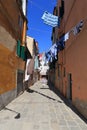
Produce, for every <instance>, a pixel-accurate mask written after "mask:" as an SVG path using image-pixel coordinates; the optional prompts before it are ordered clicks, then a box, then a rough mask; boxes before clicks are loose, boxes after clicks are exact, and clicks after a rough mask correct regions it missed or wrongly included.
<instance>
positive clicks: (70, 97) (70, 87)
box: [67, 73, 72, 100]
mask: <svg viewBox="0 0 87 130" xmlns="http://www.w3.org/2000/svg"><path fill="white" fill-rule="evenodd" d="M67 78H68V86H67V98H68V99H69V100H72V74H71V73H68V76H67Z"/></svg>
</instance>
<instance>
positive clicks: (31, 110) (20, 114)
mask: <svg viewBox="0 0 87 130" xmlns="http://www.w3.org/2000/svg"><path fill="white" fill-rule="evenodd" d="M0 130H87V124H86V121H83V120H82V118H80V117H79V116H78V115H77V114H76V113H75V112H74V111H73V110H72V109H71V108H70V107H69V106H68V105H66V103H65V102H64V100H62V98H61V96H59V95H57V94H55V93H54V92H53V91H52V89H51V88H50V87H49V86H48V85H47V82H46V80H44V79H42V80H40V81H38V82H36V83H35V84H34V85H33V86H31V87H30V88H29V89H28V90H27V91H25V92H24V93H23V94H22V95H20V96H19V97H17V98H16V99H15V100H13V101H12V102H11V103H9V104H8V105H7V106H6V107H5V108H4V109H3V110H1V111H0Z"/></svg>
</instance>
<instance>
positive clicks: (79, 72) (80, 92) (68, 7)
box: [55, 0, 87, 118]
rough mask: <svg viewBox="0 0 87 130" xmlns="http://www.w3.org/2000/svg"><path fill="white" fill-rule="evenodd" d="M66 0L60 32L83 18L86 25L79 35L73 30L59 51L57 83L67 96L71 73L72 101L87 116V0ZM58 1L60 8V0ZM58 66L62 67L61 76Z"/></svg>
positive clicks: (70, 27)
mask: <svg viewBox="0 0 87 130" xmlns="http://www.w3.org/2000/svg"><path fill="white" fill-rule="evenodd" d="M64 1H65V9H64V16H63V19H62V21H61V22H62V23H61V27H60V29H59V34H60V32H65V33H67V32H68V31H70V30H71V29H72V28H73V27H74V26H76V25H77V24H78V23H79V22H80V21H81V20H84V25H83V28H82V31H81V32H80V33H78V34H77V35H74V34H73V32H72V33H70V36H69V39H68V40H67V41H66V43H65V49H64V50H63V51H60V52H59V53H58V63H57V69H56V73H55V75H56V80H55V85H56V87H57V88H58V89H59V90H60V92H61V93H62V94H63V95H64V96H65V97H66V98H67V97H68V96H67V95H68V91H69V88H68V85H69V84H68V83H69V81H68V74H71V76H72V99H71V100H72V103H73V104H74V105H75V106H76V107H77V109H78V110H79V111H80V112H81V113H82V114H83V115H84V116H85V117H86V118H87V73H86V72H87V0H84V2H83V1H82V0H71V1H70V0H64ZM58 2H59V5H58V8H59V6H60V0H58ZM63 26H64V28H63ZM62 30H63V31H62ZM60 35H61V34H60ZM58 66H59V68H61V69H60V75H59V76H58V72H57V71H58ZM64 68H65V76H64Z"/></svg>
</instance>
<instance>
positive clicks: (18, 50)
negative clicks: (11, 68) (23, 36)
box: [17, 40, 21, 57]
mask: <svg viewBox="0 0 87 130" xmlns="http://www.w3.org/2000/svg"><path fill="white" fill-rule="evenodd" d="M20 44H21V43H20V40H18V41H17V56H19V57H20V51H21V48H20Z"/></svg>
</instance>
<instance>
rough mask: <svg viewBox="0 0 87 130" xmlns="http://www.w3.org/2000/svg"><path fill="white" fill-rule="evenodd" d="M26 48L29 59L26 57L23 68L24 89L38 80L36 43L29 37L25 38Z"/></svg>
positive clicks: (37, 50)
mask: <svg viewBox="0 0 87 130" xmlns="http://www.w3.org/2000/svg"><path fill="white" fill-rule="evenodd" d="M26 46H27V49H28V51H29V52H30V57H27V62H26V68H25V79H24V84H25V88H26V89H27V88H28V87H30V86H32V85H33V83H35V82H36V81H37V80H38V65H39V63H38V53H39V48H38V42H36V41H35V39H34V38H32V37H30V36H26Z"/></svg>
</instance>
